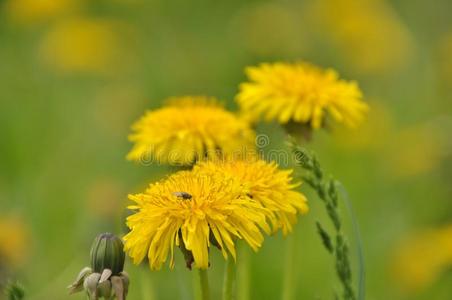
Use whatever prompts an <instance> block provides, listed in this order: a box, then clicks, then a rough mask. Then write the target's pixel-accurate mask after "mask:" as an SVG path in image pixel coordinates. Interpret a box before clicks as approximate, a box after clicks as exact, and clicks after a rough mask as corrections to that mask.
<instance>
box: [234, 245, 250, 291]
mask: <svg viewBox="0 0 452 300" xmlns="http://www.w3.org/2000/svg"><path fill="white" fill-rule="evenodd" d="M239 246H240V247H239V255H238V259H237V299H238V300H249V299H250V249H248V248H246V247H245V245H243V243H241V244H240V245H239Z"/></svg>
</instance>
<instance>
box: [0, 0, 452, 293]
mask: <svg viewBox="0 0 452 300" xmlns="http://www.w3.org/2000/svg"><path fill="white" fill-rule="evenodd" d="M451 11H452V2H451V1H448V0H436V1H424V0H409V1H408V0H394V1H384V0H360V1H358V0H356V1H353V0H319V1H314V0H312V1H291V0H286V1H238V0H230V1H206V0H192V1H180V0H179V1H164V0H152V1H145V0H110V1H106V0H90V1H88V0H1V1H0V281H1V282H4V281H5V280H6V279H7V278H14V279H18V280H20V281H21V282H22V283H23V285H24V286H25V287H26V290H27V295H28V297H27V299H36V300H38V299H84V298H83V297H84V296H83V295H81V294H79V295H74V296H69V295H67V290H66V286H67V285H68V284H69V283H70V282H71V281H72V280H73V279H74V278H75V276H76V274H77V273H78V271H79V270H80V269H81V268H82V267H84V266H85V265H87V264H88V262H89V261H88V256H89V247H90V244H91V241H92V239H93V238H94V237H95V235H96V234H97V233H100V232H103V231H111V232H114V233H117V234H121V233H123V232H124V231H125V228H124V225H123V218H124V215H125V206H126V204H127V194H128V193H136V192H138V191H141V190H143V189H144V187H145V186H146V185H147V184H148V183H149V182H150V181H153V180H156V179H159V178H161V177H162V176H164V175H165V174H166V173H168V172H169V171H170V170H169V169H168V168H165V167H162V166H142V165H139V164H134V163H131V162H128V161H126V160H125V155H126V153H127V152H128V150H129V149H130V146H131V145H130V144H129V142H128V141H127V135H128V133H129V126H130V124H131V123H132V122H133V121H134V120H136V119H137V118H138V117H139V116H140V115H141V114H142V113H143V112H144V111H145V110H146V109H152V108H156V107H158V106H159V105H160V104H161V103H162V100H163V99H165V98H166V97H169V96H177V95H186V94H202V95H210V96H216V97H218V98H220V99H223V100H224V102H225V103H226V106H227V107H229V108H231V109H233V110H235V109H236V105H235V104H234V101H233V99H234V95H235V94H236V92H237V87H238V84H239V83H240V82H241V81H243V80H244V79H245V77H244V73H243V69H244V67H246V66H248V65H254V64H257V63H259V62H272V61H296V60H307V61H310V62H312V63H315V64H318V65H320V66H323V67H333V68H335V69H337V70H338V71H339V72H340V74H341V75H342V77H344V78H347V79H354V80H357V81H358V82H359V84H360V87H361V88H362V90H363V91H364V94H365V99H366V101H368V102H369V103H370V106H371V111H370V113H369V116H368V120H367V121H366V123H365V124H363V126H361V127H360V128H359V129H357V130H353V131H350V130H345V129H342V128H333V129H332V130H331V131H330V132H326V131H323V132H318V133H316V134H315V137H314V140H313V142H312V143H311V144H309V145H306V146H307V147H309V148H311V149H314V150H315V151H316V152H317V153H318V156H319V159H320V160H321V161H322V163H323V166H324V167H325V168H326V169H327V170H328V171H329V172H331V173H332V174H334V175H335V177H337V178H339V179H340V180H341V181H342V182H343V183H344V185H345V186H346V187H347V188H348V191H349V193H350V195H351V199H352V203H353V206H354V209H355V212H356V215H357V220H358V221H359V224H360V226H361V232H362V239H363V244H364V255H365V259H366V268H367V283H366V290H367V299H450V298H451V297H452V272H451V270H452V184H451V182H452V171H451V170H452V159H451V158H452V155H451V154H452V139H451V131H452V96H451V95H452V94H451V92H452V18H451V15H450V13H451ZM258 130H259V131H260V132H266V133H270V137H271V144H270V145H268V146H267V148H266V149H265V150H270V149H284V147H285V146H284V144H283V139H284V135H283V131H282V130H281V129H280V128H279V127H278V126H277V125H276V124H266V125H262V126H260V127H259V128H258ZM303 190H304V191H305V192H306V193H307V194H308V195H309V196H310V197H309V199H310V206H311V212H310V214H309V215H307V216H306V217H303V218H301V219H300V222H299V224H298V225H297V228H296V235H297V238H296V243H297V245H296V249H297V260H296V265H295V268H296V274H297V277H296V282H295V286H296V295H295V296H296V297H295V299H331V295H332V292H333V290H334V289H338V288H339V286H338V284H337V281H336V279H335V273H334V270H333V260H332V259H331V257H330V256H329V255H328V254H327V253H326V251H324V249H323V248H322V245H321V242H320V240H319V237H318V236H317V234H316V232H315V221H316V220H321V221H322V222H323V223H325V224H327V222H328V221H327V218H326V216H325V214H324V211H323V207H322V205H321V203H319V201H318V200H317V198H316V197H315V196H314V195H312V193H309V191H308V190H307V187H303ZM343 216H344V218H345V219H346V220H347V222H348V223H350V217H349V216H348V215H347V213H346V211H345V210H344V211H343ZM348 232H349V233H350V232H351V231H350V230H348ZM349 236H350V243H351V246H352V253H351V254H352V258H353V263H354V267H355V268H356V267H357V265H356V261H357V258H356V257H357V256H356V251H354V250H353V249H354V247H355V245H356V240H355V239H354V237H353V235H352V234H349ZM284 249H285V241H284V239H283V238H282V237H281V236H275V237H272V238H268V239H267V240H266V242H265V244H264V247H263V248H262V249H261V251H260V252H259V253H257V254H253V255H252V256H251V259H252V264H251V271H250V294H251V298H252V299H279V298H280V293H281V287H282V284H283V283H282V278H283V276H282V272H283V264H284V263H283V262H284ZM126 269H127V270H128V271H129V273H130V274H131V281H132V282H131V286H130V299H143V300H151V299H192V297H193V296H192V294H193V293H192V284H191V283H192V273H190V271H188V270H186V269H185V268H184V264H183V261H182V259H181V257H180V256H178V258H177V266H176V269H175V270H174V271H168V270H163V271H161V272H154V273H151V272H149V271H148V270H147V269H146V268H145V267H137V266H133V265H132V264H131V263H130V262H127V263H126ZM222 273H223V262H222V260H221V258H220V257H219V255H218V253H216V254H213V263H212V268H211V270H210V276H211V281H212V285H213V289H214V291H213V293H214V299H217V298H218V297H219V293H220V290H221V283H222V279H221V276H222ZM355 274H356V270H355ZM144 295H154V296H153V297H149V296H144ZM0 297H2V296H0ZM146 297H147V298H146Z"/></svg>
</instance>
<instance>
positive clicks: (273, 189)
mask: <svg viewBox="0 0 452 300" xmlns="http://www.w3.org/2000/svg"><path fill="white" fill-rule="evenodd" d="M195 170H197V171H199V172H204V173H206V174H215V173H218V172H220V173H221V174H224V175H223V176H233V177H235V178H238V179H239V180H240V182H242V184H243V185H244V186H245V187H246V189H247V191H248V192H247V196H248V197H250V198H251V199H252V200H254V201H257V202H258V203H260V204H261V205H262V206H263V207H264V208H266V209H267V211H266V217H267V219H268V221H269V222H270V223H271V224H272V231H273V232H275V231H277V230H278V229H281V230H282V232H283V234H284V235H286V234H288V233H289V232H291V231H292V227H293V225H294V224H295V223H296V222H297V215H298V214H305V213H306V212H307V211H308V205H307V200H306V197H305V196H304V195H303V194H302V193H300V192H298V191H296V190H295V188H296V187H298V186H299V183H293V182H292V177H291V174H292V170H280V169H279V168H278V165H277V164H276V163H275V162H266V161H264V160H261V159H248V160H223V161H219V160H217V161H205V162H200V163H199V164H197V165H196V166H195Z"/></svg>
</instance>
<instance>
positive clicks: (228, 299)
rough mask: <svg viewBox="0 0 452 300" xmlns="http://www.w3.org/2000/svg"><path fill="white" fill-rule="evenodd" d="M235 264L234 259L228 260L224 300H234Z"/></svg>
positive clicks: (224, 283)
mask: <svg viewBox="0 0 452 300" xmlns="http://www.w3.org/2000/svg"><path fill="white" fill-rule="evenodd" d="M234 264H235V262H234V260H233V259H232V258H229V259H228V260H226V268H225V270H224V282H223V300H232V298H233V297H232V294H233V291H234V285H235V265H234Z"/></svg>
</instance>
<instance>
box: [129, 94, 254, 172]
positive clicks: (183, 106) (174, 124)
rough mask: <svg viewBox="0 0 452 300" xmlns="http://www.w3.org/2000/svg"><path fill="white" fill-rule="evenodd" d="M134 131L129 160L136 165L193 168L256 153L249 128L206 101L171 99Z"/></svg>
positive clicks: (138, 123)
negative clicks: (152, 163) (147, 162)
mask: <svg viewBox="0 0 452 300" xmlns="http://www.w3.org/2000/svg"><path fill="white" fill-rule="evenodd" d="M132 129H133V133H132V134H131V135H130V136H129V139H130V141H132V142H134V143H135V145H134V147H133V149H132V150H131V151H130V153H129V154H128V156H127V158H128V159H130V160H136V161H139V160H143V159H152V160H153V159H155V160H156V161H158V162H161V163H169V164H180V165H191V164H193V163H194V162H195V161H197V160H200V159H204V158H215V157H219V156H222V155H233V154H235V153H237V154H239V153H243V152H244V151H247V149H254V145H253V142H254V138H255V134H254V131H253V130H252V129H251V128H250V126H249V124H248V123H247V122H246V121H244V120H242V119H240V118H238V117H237V116H235V115H234V114H233V113H231V112H228V111H226V110H225V109H224V108H223V107H222V106H221V105H219V104H218V103H217V102H216V100H215V99H213V98H207V97H191V96H187V97H178V98H172V99H169V101H168V105H167V106H165V107H163V108H161V109H157V110H153V111H148V112H147V113H146V114H145V115H144V116H143V117H142V118H141V119H140V120H139V121H137V122H136V123H135V124H134V125H133V126H132Z"/></svg>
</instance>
